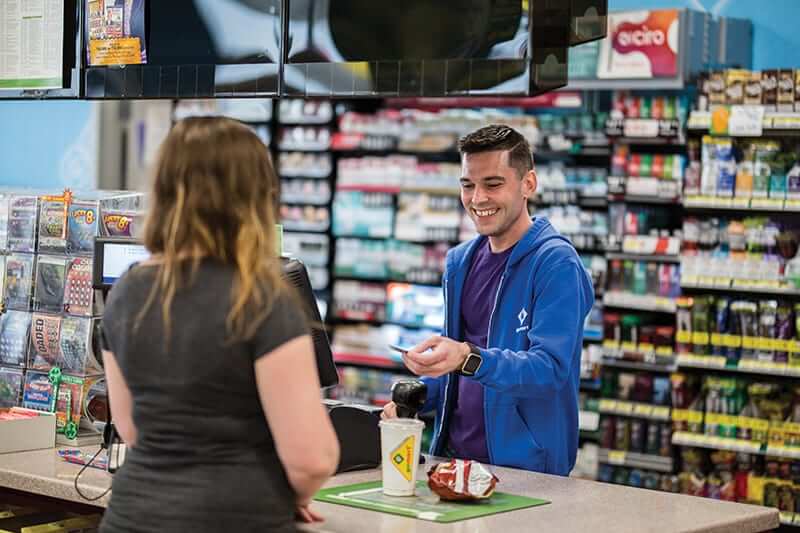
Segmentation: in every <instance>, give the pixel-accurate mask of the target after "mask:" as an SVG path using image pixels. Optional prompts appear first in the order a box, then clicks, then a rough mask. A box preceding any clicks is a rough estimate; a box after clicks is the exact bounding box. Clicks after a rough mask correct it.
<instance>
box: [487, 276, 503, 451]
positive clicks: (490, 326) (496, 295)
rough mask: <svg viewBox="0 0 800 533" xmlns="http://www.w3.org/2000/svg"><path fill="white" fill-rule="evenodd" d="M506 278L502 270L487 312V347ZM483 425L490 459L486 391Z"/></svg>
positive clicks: (490, 449)
mask: <svg viewBox="0 0 800 533" xmlns="http://www.w3.org/2000/svg"><path fill="white" fill-rule="evenodd" d="M505 279H506V273H505V272H503V275H502V276H500V283H499V284H498V285H497V292H496V293H495V295H494V305H493V306H492V312H491V313H490V314H489V329H488V330H487V331H486V343H487V346H486V347H487V348H488V344H489V342H490V339H491V338H492V319H493V318H494V312H495V311H496V310H497V300H499V299H500V291H501V290H503V281H505ZM483 427H484V428H485V429H486V451H487V452H489V459H490V460H491V459H492V448H491V446H490V445H489V442H490V441H489V430H488V428H489V421H488V420H487V416H486V393H484V395H483Z"/></svg>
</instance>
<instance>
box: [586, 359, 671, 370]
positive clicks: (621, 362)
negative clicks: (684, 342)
mask: <svg viewBox="0 0 800 533" xmlns="http://www.w3.org/2000/svg"><path fill="white" fill-rule="evenodd" d="M600 364H601V365H602V366H606V367H613V368H622V369H625V370H641V371H645V372H675V369H676V366H675V359H674V358H668V359H665V361H664V363H645V362H643V361H629V360H625V359H619V358H616V357H603V359H602V361H601V362H600Z"/></svg>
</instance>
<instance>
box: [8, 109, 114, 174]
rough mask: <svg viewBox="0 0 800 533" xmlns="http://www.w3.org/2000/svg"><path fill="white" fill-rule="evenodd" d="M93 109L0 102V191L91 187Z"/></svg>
mask: <svg viewBox="0 0 800 533" xmlns="http://www.w3.org/2000/svg"><path fill="white" fill-rule="evenodd" d="M97 106H98V104H97V103H95V102H70V101H42V102H21V101H2V100H0V186H3V187H33V188H48V189H54V190H57V189H60V188H63V187H71V188H73V189H91V188H95V187H96V185H97V166H98V115H97V113H98V112H99V109H98V107H97Z"/></svg>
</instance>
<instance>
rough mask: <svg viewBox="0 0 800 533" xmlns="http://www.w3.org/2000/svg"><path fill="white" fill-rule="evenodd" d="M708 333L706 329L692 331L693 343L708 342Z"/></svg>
mask: <svg viewBox="0 0 800 533" xmlns="http://www.w3.org/2000/svg"><path fill="white" fill-rule="evenodd" d="M708 341H709V338H708V333H706V332H705V331H695V332H693V333H692V343H694V344H708Z"/></svg>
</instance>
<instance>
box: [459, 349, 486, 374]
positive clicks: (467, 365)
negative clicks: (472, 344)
mask: <svg viewBox="0 0 800 533" xmlns="http://www.w3.org/2000/svg"><path fill="white" fill-rule="evenodd" d="M482 362H483V361H482V360H481V357H480V356H479V355H475V354H474V353H471V354H469V356H468V357H467V360H466V361H464V366H463V367H462V372H464V373H465V374H474V373H475V372H477V371H478V369H479V368H480V367H481V363H482Z"/></svg>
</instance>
